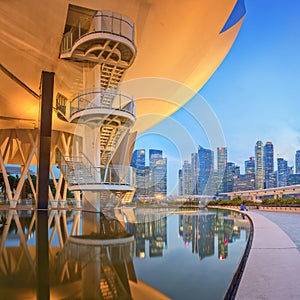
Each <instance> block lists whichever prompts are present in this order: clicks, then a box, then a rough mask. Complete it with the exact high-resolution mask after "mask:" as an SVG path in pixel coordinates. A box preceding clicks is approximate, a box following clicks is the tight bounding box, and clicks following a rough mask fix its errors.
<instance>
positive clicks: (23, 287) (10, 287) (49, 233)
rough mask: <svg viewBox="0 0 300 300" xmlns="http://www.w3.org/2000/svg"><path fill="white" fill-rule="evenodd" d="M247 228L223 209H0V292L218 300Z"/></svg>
mask: <svg viewBox="0 0 300 300" xmlns="http://www.w3.org/2000/svg"><path fill="white" fill-rule="evenodd" d="M249 232H250V224H249V221H248V220H247V219H244V218H243V217H242V216H241V215H240V213H239V212H230V211H222V210H206V209H203V210H199V211H194V212H192V211H189V212H185V211H176V212H174V211H173V212H172V213H170V212H168V211H166V210H161V209H143V208H139V209H136V208H125V207H124V208H118V209H115V210H114V211H113V212H109V213H108V214H106V215H104V214H102V213H91V212H83V211H67V210H51V211H41V212H37V211H34V210H19V211H16V210H5V211H0V236H1V240H0V299H223V297H224V295H225V293H226V291H227V289H228V286H229V285H230V282H231V280H232V278H233V276H234V273H235V271H236V268H237V266H238V264H239V262H240V260H241V257H242V255H243V252H244V249H245V246H246V243H247V239H248V236H249Z"/></svg>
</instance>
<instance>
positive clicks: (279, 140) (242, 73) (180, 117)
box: [136, 0, 300, 194]
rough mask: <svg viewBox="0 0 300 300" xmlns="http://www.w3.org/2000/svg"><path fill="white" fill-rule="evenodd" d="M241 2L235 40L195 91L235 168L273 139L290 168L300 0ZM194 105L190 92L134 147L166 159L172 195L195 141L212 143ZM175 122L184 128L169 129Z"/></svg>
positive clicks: (295, 136) (299, 73)
mask: <svg viewBox="0 0 300 300" xmlns="http://www.w3.org/2000/svg"><path fill="white" fill-rule="evenodd" d="M245 3H246V11H247V12H246V16H245V20H244V22H243V24H242V28H241V30H240V32H239V34H238V37H237V39H236V40H235V42H234V44H233V47H232V48H231V50H230V52H229V53H228V55H227V56H226V58H225V59H224V61H223V63H222V64H221V65H220V66H219V68H218V69H217V70H216V72H215V73H214V74H213V76H212V77H211V78H210V79H209V80H208V82H207V83H206V85H205V86H204V87H203V88H202V89H201V90H200V91H199V94H200V95H201V96H202V97H203V98H204V100H201V101H203V102H204V103H206V105H207V108H208V109H209V108H210V109H211V111H212V112H213V113H214V114H215V116H216V120H218V121H219V124H216V126H217V127H218V126H219V125H220V128H221V130H222V131H223V135H224V141H225V142H224V143H225V145H226V146H227V148H228V161H232V162H235V163H236V164H238V165H240V166H241V171H242V172H243V170H244V161H245V160H246V159H248V158H249V156H254V146H255V143H256V141H257V140H261V141H262V142H263V143H265V142H267V141H271V142H273V144H274V155H275V159H276V157H277V156H279V157H283V158H285V159H286V160H288V163H289V165H290V166H293V165H294V156H295V151H296V150H297V149H300V119H299V112H300V102H299V100H300V32H299V28H300V19H299V12H300V1H299V0H285V1H283V0H246V1H245ZM199 107H200V106H199V97H195V98H194V99H192V100H191V101H190V102H189V103H187V104H186V105H185V106H184V107H183V109H182V110H181V111H178V112H176V113H175V114H174V115H173V116H171V118H169V119H167V120H165V121H163V122H161V123H160V124H158V125H157V126H155V127H154V128H152V129H151V130H148V131H147V132H145V133H144V134H142V135H141V136H139V137H138V139H137V143H136V149H149V148H154V149H161V150H163V151H164V155H165V156H166V157H168V173H169V174H168V186H169V187H168V192H169V193H170V194H176V193H177V172H178V169H179V168H180V167H181V165H182V163H183V160H185V159H187V160H189V161H190V153H191V152H196V151H197V147H198V145H201V146H204V147H206V148H213V146H212V145H215V144H216V143H217V142H218V141H212V140H214V139H215V137H213V136H210V137H208V136H207V135H206V133H205V130H204V129H203V128H201V124H202V120H201V118H202V117H201V112H199V111H197V108H198V109H199ZM190 114H192V115H193V121H190V119H191V118H189V117H190ZM197 117H198V120H197V119H195V118H197ZM212 122H214V123H216V121H215V120H213V121H212ZM175 123H176V126H175V128H177V127H178V128H179V127H180V128H181V129H182V130H177V129H174V124H175ZM172 128H173V129H174V130H173V129H172ZM216 130H217V131H218V132H217V133H216V135H217V136H218V137H217V139H218V140H220V145H219V146H223V145H222V141H221V140H222V139H220V137H219V135H220V132H219V131H220V130H219V128H217V129H216ZM187 136H188V139H187ZM189 141H190V142H189ZM213 150H215V149H213ZM215 159H216V153H215ZM275 167H276V164H275Z"/></svg>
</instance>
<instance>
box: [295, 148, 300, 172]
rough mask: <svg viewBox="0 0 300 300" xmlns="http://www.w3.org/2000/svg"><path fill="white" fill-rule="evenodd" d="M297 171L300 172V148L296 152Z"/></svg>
mask: <svg viewBox="0 0 300 300" xmlns="http://www.w3.org/2000/svg"><path fill="white" fill-rule="evenodd" d="M295 173H296V174H300V150H297V151H296V154H295Z"/></svg>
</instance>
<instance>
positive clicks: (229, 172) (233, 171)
mask: <svg viewBox="0 0 300 300" xmlns="http://www.w3.org/2000/svg"><path fill="white" fill-rule="evenodd" d="M238 175H240V167H239V166H236V165H235V163H233V162H228V163H227V165H226V168H225V174H224V178H223V187H224V192H225V193H229V192H232V191H233V186H234V177H236V176H238Z"/></svg>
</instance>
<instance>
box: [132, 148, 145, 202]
mask: <svg viewBox="0 0 300 300" xmlns="http://www.w3.org/2000/svg"><path fill="white" fill-rule="evenodd" d="M130 165H131V166H132V167H134V168H135V175H136V191H135V196H142V195H145V149H138V150H134V152H133V154H132V159H131V164H130Z"/></svg>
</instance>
